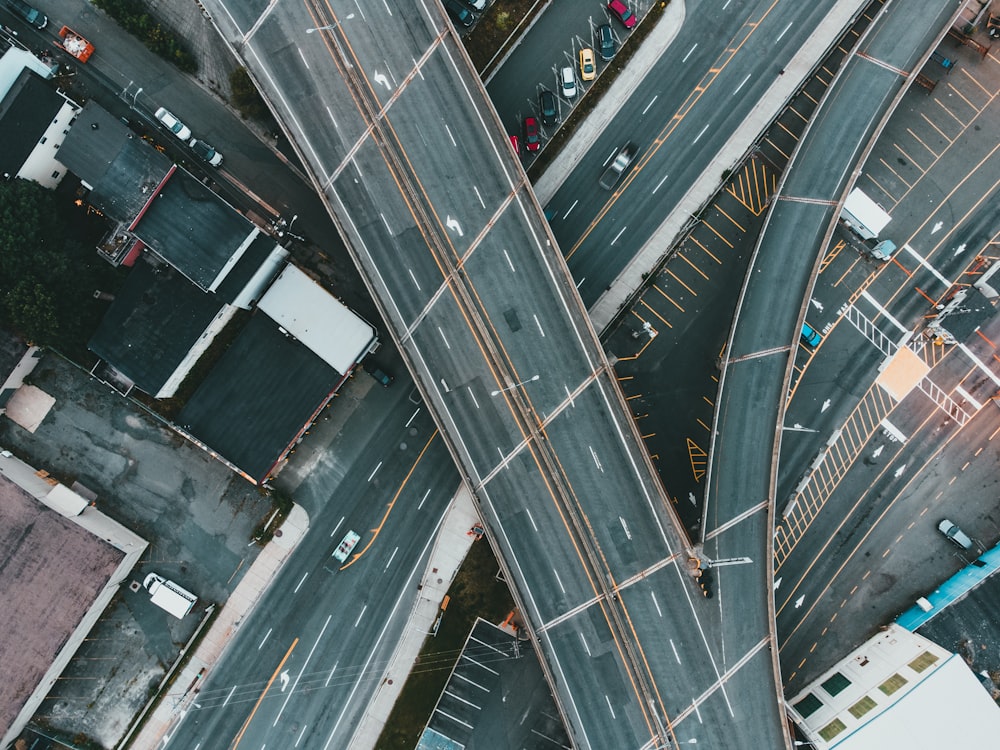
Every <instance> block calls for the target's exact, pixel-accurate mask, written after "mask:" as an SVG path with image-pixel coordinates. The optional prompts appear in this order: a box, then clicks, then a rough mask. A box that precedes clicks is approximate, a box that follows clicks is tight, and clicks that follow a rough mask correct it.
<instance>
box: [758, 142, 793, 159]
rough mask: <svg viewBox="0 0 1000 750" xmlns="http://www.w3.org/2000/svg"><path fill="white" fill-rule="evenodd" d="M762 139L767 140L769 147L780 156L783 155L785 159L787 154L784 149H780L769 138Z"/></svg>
mask: <svg viewBox="0 0 1000 750" xmlns="http://www.w3.org/2000/svg"><path fill="white" fill-rule="evenodd" d="M764 140H765V141H767V142H768V143H769V144H770V145H771V148H773V149H774V150H775V151H777V152H778V153H779V154H781V155H782V156H784V157H785V158H786V159H787V158H788V154H786V153H785V152H784V151H782V150H781V149H780V148H778V144H776V143H775V142H774V141H772V140H771V139H770V138H765V139H764Z"/></svg>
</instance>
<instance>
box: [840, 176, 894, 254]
mask: <svg viewBox="0 0 1000 750" xmlns="http://www.w3.org/2000/svg"><path fill="white" fill-rule="evenodd" d="M840 218H841V219H842V220H843V222H844V223H845V224H846V225H847V226H848V228H849V229H851V230H852V231H853V232H854V233H855V234H857V235H858V236H859V237H860V238H861V239H863V240H865V241H866V242H874V241H875V240H877V239H878V236H879V233H880V232H881V231H882V230H883V229H885V227H886V225H887V224H888V223H889V222H890V221H892V217H891V216H890V215H889V214H888V213H886V211H885V209H883V208H882V207H881V206H880V205H879V204H878V203H876V202H875V201H873V200H872V199H871V198H869V197H868V196H867V195H865V192H864V191H863V190H862V189H861V188H854V190H852V191H851V194H850V195H848V196H847V200H846V201H844V207H843V208H842V209H841V210H840ZM895 251H896V243H894V242H893V241H892V240H882V241H881V242H878V243H877V244H874V245H871V246H870V249H869V250H868V253H869V254H870V255H871V256H872V257H873V258H875V259H877V260H889V258H891V257H892V254H893V253H894V252H895Z"/></svg>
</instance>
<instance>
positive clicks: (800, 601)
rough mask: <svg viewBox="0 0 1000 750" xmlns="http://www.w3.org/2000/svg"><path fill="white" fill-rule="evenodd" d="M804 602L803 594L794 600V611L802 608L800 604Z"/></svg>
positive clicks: (804, 596)
mask: <svg viewBox="0 0 1000 750" xmlns="http://www.w3.org/2000/svg"><path fill="white" fill-rule="evenodd" d="M805 600H806V595H805V594H803V595H802V596H800V597H799V598H798V599H796V600H795V609H798V608H799V607H801V606H802V602H804V601H805Z"/></svg>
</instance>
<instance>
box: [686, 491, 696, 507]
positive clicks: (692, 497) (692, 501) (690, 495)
mask: <svg viewBox="0 0 1000 750" xmlns="http://www.w3.org/2000/svg"><path fill="white" fill-rule="evenodd" d="M688 500H690V501H691V505H697V504H698V501H697V500H695V497H694V493H693V492H689V493H688Z"/></svg>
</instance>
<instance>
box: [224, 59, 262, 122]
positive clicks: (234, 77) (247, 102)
mask: <svg viewBox="0 0 1000 750" xmlns="http://www.w3.org/2000/svg"><path fill="white" fill-rule="evenodd" d="M229 86H230V88H231V89H232V91H233V104H234V105H235V106H236V109H238V110H239V111H240V112H241V113H242V114H243V116H244V117H249V118H251V119H253V120H267V119H270V116H271V112H270V110H268V108H267V105H266V104H264V100H263V99H262V98H261V96H260V92H259V91H257V87H256V86H254V85H253V81H252V80H251V79H250V75H249V73H247V70H246V68H236V70H234V71H233V72H232V73H230V74H229Z"/></svg>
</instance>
